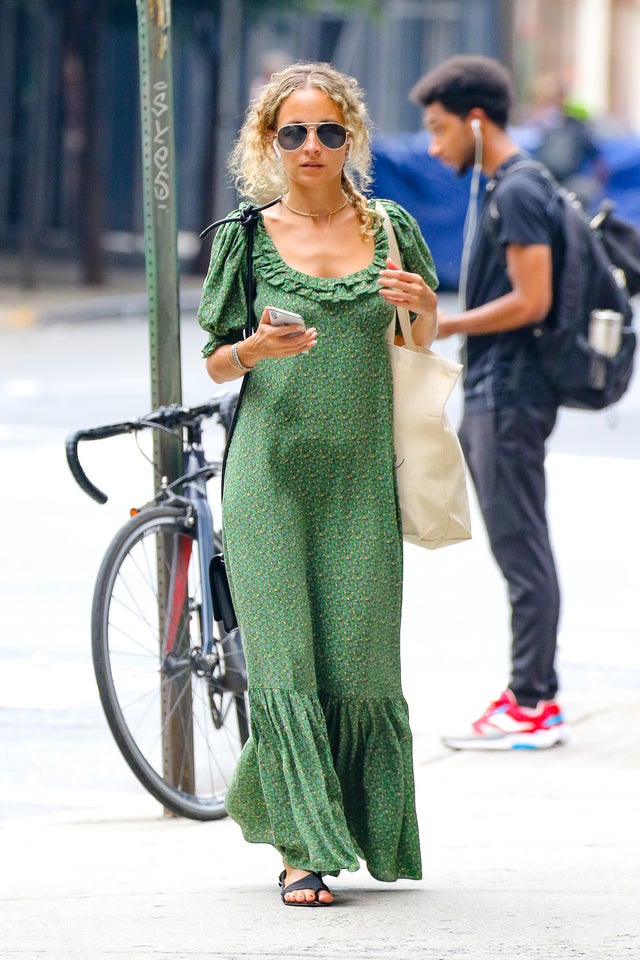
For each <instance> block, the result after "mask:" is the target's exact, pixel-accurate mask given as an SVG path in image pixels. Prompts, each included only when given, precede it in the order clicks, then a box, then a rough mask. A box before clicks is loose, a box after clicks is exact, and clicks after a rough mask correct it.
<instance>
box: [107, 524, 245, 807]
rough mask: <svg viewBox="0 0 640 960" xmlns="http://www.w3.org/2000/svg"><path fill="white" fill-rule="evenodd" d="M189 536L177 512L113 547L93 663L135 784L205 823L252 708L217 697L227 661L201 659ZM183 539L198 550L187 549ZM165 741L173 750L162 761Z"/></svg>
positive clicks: (219, 800) (237, 699)
mask: <svg viewBox="0 0 640 960" xmlns="http://www.w3.org/2000/svg"><path fill="white" fill-rule="evenodd" d="M129 529H130V531H131V532H130V533H129V532H128V530H129ZM185 531H186V527H185V524H184V522H183V520H182V519H181V517H180V516H179V514H178V513H177V511H176V510H175V509H170V508H162V507H158V508H153V509H151V510H149V511H147V512H146V514H145V511H143V512H142V513H141V514H139V515H138V516H137V517H136V518H134V520H132V521H130V523H129V525H128V528H125V530H123V532H122V535H121V536H120V538H116V540H115V541H114V544H113V545H112V548H111V553H112V556H111V557H109V561H110V563H108V564H107V569H106V572H105V574H104V582H103V584H102V586H101V592H100V591H98V589H97V598H96V600H95V601H94V660H95V663H96V676H97V677H98V683H99V687H100V692H101V698H102V701H103V705H104V707H105V712H106V714H107V719H108V720H109V723H110V726H111V728H112V730H113V732H114V735H115V736H116V740H117V741H118V745H119V746H120V749H121V750H122V752H123V754H124V756H125V758H126V759H127V761H128V762H129V764H130V766H131V767H132V769H133V770H134V772H135V773H136V775H137V776H138V777H139V778H140V779H141V780H142V782H143V783H144V784H145V786H146V787H147V788H148V789H149V790H151V792H153V793H154V794H155V795H156V796H157V797H158V799H160V800H162V802H164V803H165V804H166V805H168V806H170V807H171V808H172V809H174V810H175V811H176V812H179V813H184V814H186V815H187V816H194V817H197V818H200V819H208V818H209V817H212V816H220V815H222V814H224V807H223V799H224V794H225V791H226V788H227V785H228V783H229V780H230V777H231V775H232V773H233V770H234V768H235V764H236V762H237V758H238V755H239V752H240V750H241V747H242V743H243V741H244V739H245V737H246V735H247V731H246V706H245V700H244V695H243V694H242V693H240V694H238V693H235V692H233V691H230V692H227V691H223V690H219V691H216V690H215V689H214V687H212V684H215V682H216V681H215V678H216V677H217V676H220V677H221V679H222V674H221V670H222V669H223V666H224V661H222V660H221V661H216V660H215V659H214V660H213V661H212V662H207V661H204V660H202V659H201V655H200V651H201V644H202V636H201V634H202V624H201V607H200V603H201V597H202V585H201V583H200V579H199V562H198V561H199V556H198V543H197V541H196V540H195V537H194V532H193V531H189V532H185ZM186 537H190V538H191V540H192V543H190V544H185V542H184V541H185V538H186ZM159 543H160V544H161V550H162V553H161V556H162V557H163V558H164V560H163V564H162V571H163V572H164V575H165V580H164V584H163V587H162V590H163V592H162V594H160V592H159V586H158V570H157V563H156V553H157V549H156V547H157V544H159ZM165 561H166V562H165ZM161 595H162V596H166V595H168V596H169V597H170V598H171V599H170V600H169V606H171V604H173V606H174V609H173V611H172V612H171V613H167V612H165V616H167V615H169V616H171V617H172V618H173V621H172V623H173V631H172V632H173V633H174V636H173V637H171V638H170V640H169V644H170V647H171V651H170V652H169V653H167V652H164V653H163V651H162V649H161V646H162V640H161V637H160V624H161V618H160V614H161V612H162V608H161V599H160V598H161ZM96 609H97V612H96ZM180 610H181V611H182V612H179V611H180ZM170 632H171V631H170ZM220 654H221V655H222V651H220ZM230 668H231V663H230ZM229 676H231V674H229ZM167 737H169V738H170V739H171V743H172V746H171V747H170V749H169V754H168V755H165V754H166V750H165V746H166V744H165V741H166V739H167ZM167 756H168V759H167ZM165 762H167V763H168V764H169V768H170V770H171V773H170V774H168V773H167V772H166V771H165V769H164V763H165ZM167 776H170V779H167ZM183 783H186V784H188V787H187V789H186V790H185V789H183V787H182V786H181V784H183Z"/></svg>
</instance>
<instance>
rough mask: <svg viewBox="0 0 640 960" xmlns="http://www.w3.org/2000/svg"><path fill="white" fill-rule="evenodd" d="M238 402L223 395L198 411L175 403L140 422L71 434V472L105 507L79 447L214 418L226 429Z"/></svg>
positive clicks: (67, 450)
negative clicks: (85, 468)
mask: <svg viewBox="0 0 640 960" xmlns="http://www.w3.org/2000/svg"><path fill="white" fill-rule="evenodd" d="M235 399H236V397H235V395H234V394H230V393H223V394H220V395H219V396H215V397H212V399H211V400H209V401H208V402H207V403H202V404H199V405H198V406H195V407H182V406H180V405H179V404H177V403H172V404H170V405H169V406H166V407H158V408H157V409H156V410H152V411H151V413H148V414H146V415H145V416H144V417H139V418H138V419H137V420H125V421H123V422H122V423H108V424H105V425H104V426H101V427H90V428H88V429H85V430H76V431H75V432H74V433H70V434H69V436H68V437H67V439H66V440H65V453H66V455H67V463H68V465H69V470H70V471H71V473H72V474H73V477H74V479H75V481H76V483H77V484H78V486H79V487H80V488H81V489H82V490H84V492H85V493H86V494H87V495H88V496H90V497H91V498H92V499H93V500H95V501H97V503H106V502H107V500H108V499H109V498H108V497H107V494H106V493H103V491H102V490H100V489H99V488H98V487H96V485H95V484H94V483H92V482H91V480H89V478H88V476H87V475H86V473H85V472H84V470H83V468H82V465H81V463H80V460H79V457H78V444H79V443H81V442H82V441H85V440H105V439H106V438H107V437H119V436H122V435H123V434H125V433H135V432H137V431H139V430H147V429H149V428H151V429H153V428H155V429H160V430H173V429H175V428H176V427H189V426H195V425H196V424H197V423H198V422H199V421H200V420H202V419H203V418H205V417H212V416H214V415H215V414H217V415H218V417H219V418H220V421H221V422H222V423H223V426H225V427H226V425H227V424H226V420H227V416H228V411H229V409H231V410H232V409H233V405H234V403H235Z"/></svg>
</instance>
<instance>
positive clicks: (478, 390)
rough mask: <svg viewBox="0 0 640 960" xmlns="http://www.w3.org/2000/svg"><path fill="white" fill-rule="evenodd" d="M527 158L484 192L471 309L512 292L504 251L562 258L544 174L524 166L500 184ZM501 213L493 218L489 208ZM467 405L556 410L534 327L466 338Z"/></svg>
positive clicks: (498, 174) (517, 158)
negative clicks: (545, 250)
mask: <svg viewBox="0 0 640 960" xmlns="http://www.w3.org/2000/svg"><path fill="white" fill-rule="evenodd" d="M523 159H526V158H525V157H524V156H523V155H521V154H517V155H515V156H513V157H509V159H508V160H506V161H505V163H503V164H502V166H501V167H500V168H499V169H498V170H497V171H496V176H495V178H494V180H491V181H489V183H488V184H487V186H486V190H485V197H484V202H483V206H482V210H481V212H480V215H479V220H478V229H477V231H476V236H475V240H474V243H473V247H472V249H471V256H470V260H469V273H468V278H467V307H468V308H469V309H471V308H473V307H479V306H481V305H483V304H485V303H489V301H491V300H496V299H497V298H498V297H502V296H504V294H506V293H509V291H510V290H511V284H510V282H509V277H508V276H507V271H506V259H505V257H506V247H507V246H508V245H509V244H518V245H521V246H530V245H533V244H545V245H546V246H550V247H551V248H552V252H553V260H554V264H556V263H557V262H558V259H559V257H560V255H561V249H560V244H561V238H560V231H559V221H558V215H557V212H556V211H557V207H556V204H555V202H554V200H553V195H552V192H551V191H550V189H549V186H548V184H546V183H545V182H544V180H543V179H542V177H541V176H540V174H538V173H536V172H534V171H530V170H527V169H525V168H522V169H519V170H518V171H517V172H515V171H514V173H513V174H512V177H511V178H509V177H507V178H506V179H505V180H504V182H502V183H501V184H500V190H499V191H496V192H495V193H494V191H495V187H496V184H497V183H498V182H500V180H501V178H502V177H503V176H504V174H505V173H506V171H507V170H508V169H509V167H511V166H513V164H515V163H518V162H519V161H522V160H523ZM492 204H493V205H494V206H497V211H498V214H499V217H498V219H497V220H496V219H495V218H494V217H492V214H491V206H492ZM464 389H465V406H466V409H467V410H470V411H472V410H486V409H493V408H495V407H502V406H513V405H518V406H519V405H524V404H534V405H536V406H556V405H557V398H556V395H555V393H554V390H553V388H552V387H551V385H550V384H549V383H548V381H547V380H546V379H545V377H544V375H543V374H542V371H541V370H540V365H539V363H538V361H537V358H536V354H535V350H534V344H533V337H532V332H531V327H529V326H527V327H519V328H517V329H516V330H508V331H506V332H505V333H495V334H479V335H472V336H468V337H467V343H466V372H465V381H464Z"/></svg>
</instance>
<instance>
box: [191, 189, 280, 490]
mask: <svg viewBox="0 0 640 960" xmlns="http://www.w3.org/2000/svg"><path fill="white" fill-rule="evenodd" d="M281 199H282V198H281V197H276V198H275V200H269V202H268V203H263V204H262V206H255V205H254V204H252V203H248V204H246V206H244V207H242V208H241V209H240V210H239V211H238V213H237V214H236V215H235V216H231V217H223V219H222V220H215V221H214V222H213V223H210V224H209V226H208V227H206V228H205V229H204V230H203V231H202V233H201V234H200V239H201V240H203V239H204V238H205V237H206V236H208V235H209V234H210V233H211V231H212V230H215V229H216V228H217V227H220V226H222V224H223V223H239V224H241V225H242V226H243V227H244V228H245V230H246V231H247V269H246V273H245V278H244V288H245V293H246V297H247V315H246V320H245V325H244V338H245V340H246V339H247V338H248V337H250V336H251V334H252V333H253V301H254V298H255V279H254V276H253V238H254V233H255V226H256V223H257V221H258V217H259V216H260V214H261V213H262V211H263V210H267V209H268V208H269V207H273V206H274V205H275V204H276V203H279V202H280V200H281ZM249 376H250V374H248V373H245V375H244V376H243V378H242V386H241V387H240V391H239V393H238V399H237V401H236V405H235V410H234V411H233V416H232V418H231V423H230V424H229V428H228V430H227V442H226V444H225V448H224V454H223V457H222V471H221V474H220V493H221V496H222V493H223V492H224V473H225V470H226V466H227V455H228V453H229V446H230V444H231V439H232V437H233V432H234V430H235V428H236V421H237V419H238V411H239V409H240V404H241V402H242V398H243V397H244V393H245V390H246V389H247V383H248V381H249Z"/></svg>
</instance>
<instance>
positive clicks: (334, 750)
mask: <svg viewBox="0 0 640 960" xmlns="http://www.w3.org/2000/svg"><path fill="white" fill-rule="evenodd" d="M385 206H386V207H387V209H388V210H389V214H390V216H391V219H392V221H393V224H394V227H395V230H396V234H397V237H398V243H399V246H400V249H401V252H402V257H403V262H404V267H405V269H407V270H409V271H411V272H415V273H420V274H421V275H422V276H423V277H424V278H425V280H426V281H427V282H428V283H429V285H430V286H432V287H433V286H435V284H436V282H437V281H436V277H435V272H434V268H433V262H432V259H431V256H430V253H429V251H428V249H427V247H426V245H425V243H424V240H423V239H422V236H421V234H420V232H419V229H418V226H417V224H416V222H415V221H414V220H413V219H412V218H411V217H410V216H409V214H408V213H406V211H405V210H403V209H402V208H401V207H398V206H397V205H396V204H394V203H391V202H389V201H386V202H385ZM245 243H246V238H245V231H244V229H243V228H242V227H240V226H239V225H237V224H228V225H225V226H223V227H222V228H220V230H219V231H218V234H217V236H216V240H215V244H214V248H213V251H212V257H211V265H210V269H209V273H208V275H207V278H206V281H205V285H204V289H203V294H202V301H201V305H200V310H199V315H198V318H199V321H200V323H201V324H202V326H203V327H204V328H205V329H206V330H207V331H208V333H209V334H210V336H209V340H208V341H207V344H206V346H205V348H204V351H203V354H204V356H208V355H209V354H210V353H212V352H213V351H214V350H215V349H216V348H217V347H218V346H220V345H221V344H223V343H232V342H234V341H238V340H240V339H241V338H242V329H243V325H244V316H245V312H246V308H245V297H244V287H243V273H244V270H245V252H246V248H245ZM387 255H388V246H387V239H386V234H385V233H384V228H383V227H382V226H380V227H379V228H378V230H377V233H376V245H375V254H374V258H373V261H372V263H371V264H370V266H368V267H366V268H365V269H363V270H359V271H357V272H356V273H352V274H349V275H347V276H344V277H339V278H319V277H313V276H308V275H307V274H303V273H300V272H299V271H297V270H294V269H292V268H291V267H289V266H288V265H287V264H286V263H285V262H284V261H283V260H282V258H281V257H280V255H279V254H278V252H277V250H276V249H275V247H274V245H273V242H272V240H271V238H270V236H269V234H268V233H267V231H266V229H265V227H264V223H263V221H262V220H260V221H259V222H258V224H257V226H256V232H255V250H254V275H255V279H256V291H257V293H256V302H255V316H256V318H259V317H260V316H261V314H262V311H263V309H264V307H265V306H266V305H270V306H277V307H282V308H284V309H287V310H293V311H295V312H296V313H300V314H302V316H303V317H304V318H305V320H306V322H307V324H308V325H309V326H315V327H316V328H317V331H318V343H317V346H316V347H315V348H314V349H313V350H311V351H310V353H309V355H308V356H302V355H298V356H294V357H287V358H284V359H280V360H275V359H265V360H262V361H261V362H260V363H259V364H258V365H257V367H256V368H255V369H254V370H253V372H252V373H251V374H250V378H249V383H248V385H247V390H246V393H245V395H244V399H243V402H242V405H241V408H240V413H239V417H238V421H237V424H236V429H235V433H234V437H233V441H232V443H231V446H230V450H229V455H228V461H227V469H226V474H225V488H224V503H223V529H224V539H225V557H226V561H227V566H228V571H229V579H230V584H231V589H232V593H233V599H234V604H235V608H236V612H237V615H238V620H239V623H240V625H241V629H242V636H243V641H244V647H245V654H246V658H247V668H248V674H249V698H250V708H251V737H250V739H249V741H248V742H247V744H246V746H245V748H244V750H243V752H242V755H241V757H240V762H239V764H238V767H237V770H236V772H235V775H234V778H233V780H232V783H231V786H230V788H229V791H228V794H227V798H226V805H227V809H228V811H229V814H230V816H231V817H232V818H233V819H234V820H236V821H237V822H238V823H239V824H240V826H241V827H242V830H243V833H244V836H245V838H246V839H247V840H249V841H252V842H263V843H270V844H272V845H273V846H275V847H276V848H277V849H278V850H279V851H280V853H281V854H282V856H283V858H284V860H285V861H286V862H287V863H289V864H290V865H291V866H293V867H298V868H301V869H307V870H317V871H321V872H323V873H329V874H335V873H337V872H338V871H339V870H341V869H347V870H357V869H358V867H359V863H358V857H362V858H364V860H365V861H366V863H367V867H368V869H369V872H370V873H371V875H372V876H374V877H376V878H377V879H379V880H396V879H398V878H399V877H409V878H413V879H418V878H420V876H421V862H420V846H419V838H418V824H417V819H416V813H415V798H414V782H413V760H412V739H411V730H410V727H409V718H408V711H407V705H406V702H405V700H404V697H403V694H402V688H401V682H400V649H399V648H400V613H401V602H402V539H401V531H400V526H399V513H398V507H397V494H396V486H395V475H394V461H393V434H392V382H391V370H390V365H389V359H388V350H387V347H386V344H385V332H386V328H387V326H388V324H389V322H390V319H391V318H392V316H393V311H392V308H391V307H389V305H388V304H387V303H385V301H384V300H383V299H382V297H381V296H380V294H379V292H378V291H379V287H378V284H377V280H378V276H379V272H380V270H381V269H383V268H384V267H385V260H386V257H387Z"/></svg>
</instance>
